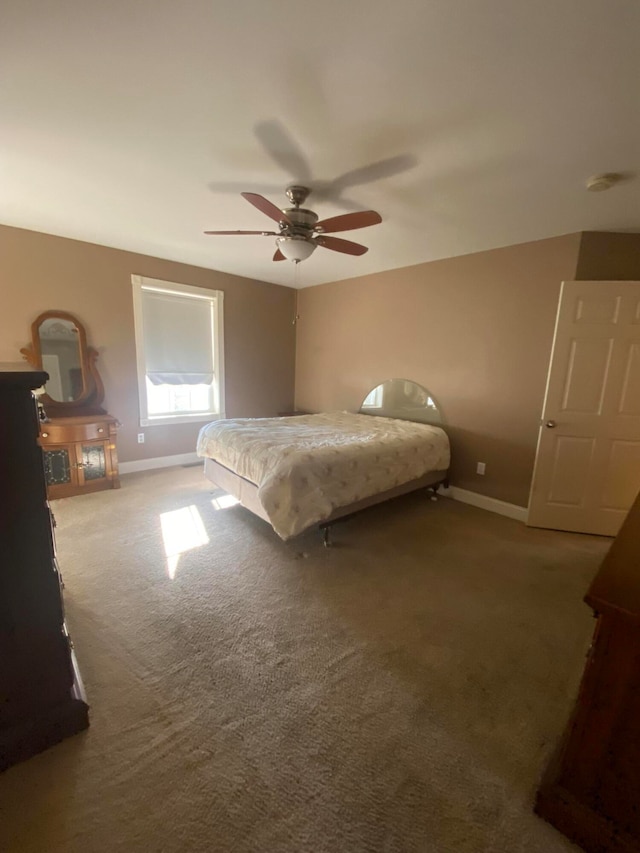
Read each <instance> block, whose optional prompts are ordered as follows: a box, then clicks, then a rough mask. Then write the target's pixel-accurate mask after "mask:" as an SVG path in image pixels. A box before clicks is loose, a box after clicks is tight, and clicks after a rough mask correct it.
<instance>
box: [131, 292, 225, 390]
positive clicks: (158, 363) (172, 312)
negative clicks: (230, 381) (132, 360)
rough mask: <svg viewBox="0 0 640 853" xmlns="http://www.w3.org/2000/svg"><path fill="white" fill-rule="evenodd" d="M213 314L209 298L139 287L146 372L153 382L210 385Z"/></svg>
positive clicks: (211, 374)
mask: <svg viewBox="0 0 640 853" xmlns="http://www.w3.org/2000/svg"><path fill="white" fill-rule="evenodd" d="M213 323H214V316H213V305H212V302H211V300H210V299H199V298H198V297H192V296H178V295H177V294H167V293H163V292H161V291H157V290H147V289H146V288H144V287H143V289H142V326H143V338H144V360H145V368H146V374H147V376H148V377H149V380H150V381H151V382H152V383H153V384H154V385H210V384H211V383H212V382H213V378H214V374H215V365H214V359H213V346H214V341H213V339H214V334H215V331H214V325H213Z"/></svg>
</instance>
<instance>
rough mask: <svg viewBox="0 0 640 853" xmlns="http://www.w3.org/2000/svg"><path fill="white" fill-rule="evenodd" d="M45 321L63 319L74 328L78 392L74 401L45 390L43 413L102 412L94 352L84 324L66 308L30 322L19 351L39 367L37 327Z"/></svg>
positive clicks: (101, 394)
mask: <svg viewBox="0 0 640 853" xmlns="http://www.w3.org/2000/svg"><path fill="white" fill-rule="evenodd" d="M45 320H66V321H67V322H69V323H73V325H74V326H75V327H76V329H77V330H78V346H79V349H80V367H81V370H82V394H80V396H79V397H78V398H77V399H76V400H54V399H53V397H50V396H49V395H48V394H47V393H46V392H45V393H44V394H42V395H40V398H39V399H40V402H41V403H42V404H43V406H44V409H45V411H46V413H47V415H50V416H53V417H72V416H74V415H93V414H104V413H105V411H104V409H102V408H101V405H100V404H101V403H102V401H103V399H104V387H103V385H102V380H101V379H100V374H99V373H98V370H97V368H96V360H97V358H98V351H97V350H95V349H94V348H93V347H90V346H88V344H87V333H86V331H85V328H84V326H83V325H82V323H81V322H80V320H78V318H77V317H75V316H74V315H73V314H70V313H69V312H68V311H56V310H52V311H44V312H43V313H42V314H39V315H38V316H37V317H36V319H35V320H34V321H33V323H32V324H31V343H30V344H28V345H27V346H26V347H23V348H22V349H21V350H20V352H21V353H22V355H23V357H24V358H25V359H26V360H27V361H28V362H29V364H30V365H31V366H32V367H35V368H36V370H42V369H43V367H42V347H41V344H40V326H41V325H42V323H43V322H44V321H45Z"/></svg>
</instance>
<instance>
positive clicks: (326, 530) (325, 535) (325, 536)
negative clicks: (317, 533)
mask: <svg viewBox="0 0 640 853" xmlns="http://www.w3.org/2000/svg"><path fill="white" fill-rule="evenodd" d="M330 530H331V528H330V527H329V525H327V526H326V527H323V528H322V544H323V545H324V547H325V548H330V547H331V533H330Z"/></svg>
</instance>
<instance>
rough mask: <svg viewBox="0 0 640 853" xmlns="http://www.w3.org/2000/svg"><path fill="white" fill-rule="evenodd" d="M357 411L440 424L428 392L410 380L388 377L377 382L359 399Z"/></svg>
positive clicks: (437, 407) (438, 413) (436, 410)
mask: <svg viewBox="0 0 640 853" xmlns="http://www.w3.org/2000/svg"><path fill="white" fill-rule="evenodd" d="M360 412H361V414H363V415H379V416H381V417H385V418H399V419H400V420H404V421H415V422H417V423H424V424H435V425H438V426H439V425H441V424H442V423H443V418H442V412H441V410H440V407H439V406H438V404H437V403H436V401H435V399H434V397H433V395H432V394H431V392H430V391H427V389H426V388H423V387H422V385H418V384H417V382H412V381H411V380H409V379H388V380H387V381H386V382H383V383H382V384H381V385H377V386H376V387H375V388H373V390H371V391H369V393H368V394H367V396H366V397H365V398H364V400H363V401H362V405H361V406H360Z"/></svg>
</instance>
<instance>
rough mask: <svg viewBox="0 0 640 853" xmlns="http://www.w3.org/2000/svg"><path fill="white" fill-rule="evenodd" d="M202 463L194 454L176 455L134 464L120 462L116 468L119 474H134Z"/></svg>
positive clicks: (142, 460) (137, 461)
mask: <svg viewBox="0 0 640 853" xmlns="http://www.w3.org/2000/svg"><path fill="white" fill-rule="evenodd" d="M194 462H204V460H203V459H200V458H199V456H197V454H196V453H195V451H194V452H193V453H177V454H176V455H175V456H156V457H155V458H153V459H136V460H135V461H134V462H121V463H120V465H119V466H118V467H119V469H120V473H121V474H135V473H136V472H138V471H150V470H151V469H152V468H172V467H173V466H174V465H193V463H194Z"/></svg>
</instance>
